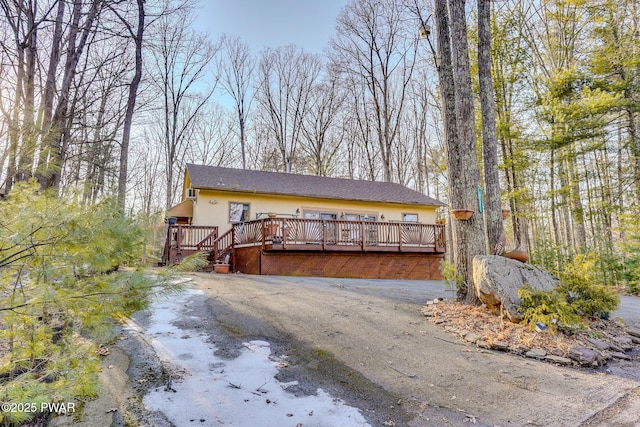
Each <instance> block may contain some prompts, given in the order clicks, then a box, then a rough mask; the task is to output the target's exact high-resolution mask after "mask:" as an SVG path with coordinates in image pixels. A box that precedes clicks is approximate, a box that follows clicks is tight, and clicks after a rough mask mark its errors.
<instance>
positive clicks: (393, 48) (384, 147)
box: [331, 0, 417, 181]
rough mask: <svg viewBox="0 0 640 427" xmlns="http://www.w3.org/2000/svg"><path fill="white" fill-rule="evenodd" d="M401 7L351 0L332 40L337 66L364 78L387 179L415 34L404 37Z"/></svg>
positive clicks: (372, 0)
mask: <svg viewBox="0 0 640 427" xmlns="http://www.w3.org/2000/svg"><path fill="white" fill-rule="evenodd" d="M405 12H406V9H405V8H404V7H403V6H402V5H401V4H400V2H397V1H393V0H381V1H379V0H356V1H354V2H353V3H350V4H348V5H347V6H345V8H344V9H343V10H342V12H341V14H340V15H339V16H338V23H337V28H336V29H337V36H336V37H335V39H333V40H332V42H331V47H332V51H333V53H334V54H335V62H336V64H337V65H338V67H340V69H341V70H342V72H343V73H347V74H353V75H355V76H357V77H358V79H361V80H362V81H363V82H364V83H365V84H366V90H367V98H368V100H370V101H371V107H372V108H373V113H372V116H371V119H372V121H373V123H372V126H373V128H374V129H375V131H376V132H375V133H376V134H375V138H376V140H377V143H378V146H379V149H380V155H381V160H382V169H383V174H384V180H385V181H391V180H392V171H391V165H392V157H393V153H394V150H395V147H394V144H396V142H397V138H398V134H399V128H400V126H401V117H402V112H403V108H404V103H405V100H406V93H407V87H408V85H409V82H410V80H411V76H412V73H413V68H414V65H415V56H416V49H417V39H416V37H407V34H414V33H415V31H414V29H413V28H411V29H410V30H409V29H408V28H407V27H406V25H407V22H408V20H407V19H406V16H405Z"/></svg>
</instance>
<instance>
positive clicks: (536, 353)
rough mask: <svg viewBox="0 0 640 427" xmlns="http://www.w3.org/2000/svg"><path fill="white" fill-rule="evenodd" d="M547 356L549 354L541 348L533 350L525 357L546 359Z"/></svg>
mask: <svg viewBox="0 0 640 427" xmlns="http://www.w3.org/2000/svg"><path fill="white" fill-rule="evenodd" d="M546 355H547V352H546V351H544V350H543V349H541V348H532V349H531V350H529V351H527V352H526V353H525V356H527V357H530V358H531V359H544V358H545V356H546Z"/></svg>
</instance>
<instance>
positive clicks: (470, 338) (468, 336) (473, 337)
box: [464, 332, 482, 344]
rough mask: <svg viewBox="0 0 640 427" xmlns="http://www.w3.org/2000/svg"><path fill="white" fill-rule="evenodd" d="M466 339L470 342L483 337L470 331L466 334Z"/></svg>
mask: <svg viewBox="0 0 640 427" xmlns="http://www.w3.org/2000/svg"><path fill="white" fill-rule="evenodd" d="M464 339H465V340H466V341H468V342H470V343H474V344H475V343H477V342H478V341H480V340H481V339H482V337H481V336H480V335H478V334H474V333H473V332H470V333H468V334H466V335H465V336H464Z"/></svg>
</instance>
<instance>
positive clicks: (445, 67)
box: [434, 0, 485, 304]
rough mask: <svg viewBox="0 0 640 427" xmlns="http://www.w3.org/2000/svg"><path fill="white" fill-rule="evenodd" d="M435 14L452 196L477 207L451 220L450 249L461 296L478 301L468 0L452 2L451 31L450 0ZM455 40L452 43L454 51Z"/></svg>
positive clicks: (438, 4) (481, 241)
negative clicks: (460, 280) (469, 214)
mask: <svg viewBox="0 0 640 427" xmlns="http://www.w3.org/2000/svg"><path fill="white" fill-rule="evenodd" d="M434 16H435V21H436V29H437V35H438V53H439V55H440V64H439V66H438V76H439V80H440V90H441V91H442V102H443V108H442V112H443V116H444V117H443V122H444V125H445V136H446V141H447V171H448V174H449V200H450V203H451V207H452V208H453V209H469V210H472V211H474V215H473V216H472V217H471V219H469V220H467V221H453V222H452V235H453V239H452V240H453V245H452V248H451V249H452V252H453V260H454V264H455V266H456V271H457V273H458V274H460V275H461V276H462V278H463V283H462V284H461V286H460V287H459V288H458V298H459V299H461V300H462V301H464V302H465V303H469V304H475V303H477V302H478V297H477V295H476V292H475V288H474V286H473V277H472V273H473V271H472V261H473V257H474V256H476V255H480V254H484V253H485V238H484V229H483V220H482V217H481V215H480V214H479V209H478V194H477V189H478V185H479V181H480V176H479V175H480V174H479V170H478V158H477V155H476V149H475V137H474V129H473V104H472V103H473V95H472V93H471V74H470V72H469V53H468V48H467V44H466V40H467V34H466V24H465V20H464V2H463V1H460V2H458V1H455V2H453V4H451V18H452V19H451V23H452V25H451V33H450V32H449V31H450V25H449V17H448V13H447V3H446V0H436V1H435V8H434ZM462 39H464V40H462ZM450 40H452V41H453V49H452V46H451V44H450ZM452 59H453V64H452ZM454 66H455V70H454Z"/></svg>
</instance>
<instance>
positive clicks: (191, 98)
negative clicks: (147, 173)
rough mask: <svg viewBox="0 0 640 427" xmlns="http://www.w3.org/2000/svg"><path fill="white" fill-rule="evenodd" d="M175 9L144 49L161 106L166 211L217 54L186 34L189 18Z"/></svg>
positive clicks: (210, 87)
mask: <svg viewBox="0 0 640 427" xmlns="http://www.w3.org/2000/svg"><path fill="white" fill-rule="evenodd" d="M190 13H191V12H190V11H189V10H187V9H179V10H177V11H176V12H174V13H173V14H171V15H166V16H162V17H161V18H160V19H159V20H158V21H157V23H158V28H157V37H158V40H157V42H155V43H154V45H153V46H152V47H151V48H150V50H151V54H152V58H151V63H152V65H153V69H152V70H150V74H151V78H152V80H153V85H154V86H155V88H156V90H157V91H158V94H159V95H160V99H161V100H162V105H161V106H160V108H159V112H160V114H159V115H160V122H161V127H162V138H161V145H162V147H164V153H165V162H166V183H167V194H166V207H167V208H169V207H170V206H171V205H172V204H173V202H174V197H175V191H174V189H175V187H176V182H177V181H176V178H177V177H179V175H180V172H181V171H182V170H183V167H184V164H183V160H184V156H185V152H186V149H187V144H188V142H189V136H190V134H191V132H193V129H192V127H193V123H194V121H195V120H196V118H197V117H198V115H199V112H200V111H201V110H202V109H204V108H205V106H206V105H207V103H208V102H209V100H210V99H211V97H212V95H213V93H214V90H215V87H216V84H217V81H218V79H217V77H216V78H209V79H208V80H207V81H208V83H209V84H207V83H206V82H205V79H206V78H207V77H210V76H209V75H208V72H209V69H210V65H211V64H212V61H213V60H214V58H215V56H216V54H217V53H218V51H219V49H220V44H219V43H216V44H214V43H212V42H211V41H209V39H208V38H207V36H206V35H204V34H202V33H199V32H196V31H193V30H190V29H189V26H190V24H191V20H192V16H191V15H190Z"/></svg>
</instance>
